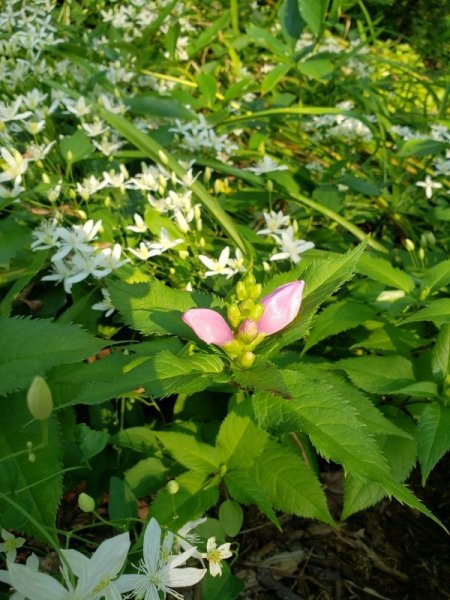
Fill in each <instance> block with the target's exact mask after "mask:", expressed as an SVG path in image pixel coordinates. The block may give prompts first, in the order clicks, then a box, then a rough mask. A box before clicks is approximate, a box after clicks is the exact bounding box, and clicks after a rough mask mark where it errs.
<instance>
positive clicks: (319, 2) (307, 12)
mask: <svg viewBox="0 0 450 600" xmlns="http://www.w3.org/2000/svg"><path fill="white" fill-rule="evenodd" d="M327 4H328V3H327V1H326V0H298V8H299V11H300V15H301V16H302V18H303V20H304V21H305V22H306V23H307V25H309V28H310V29H311V31H312V32H313V33H314V35H319V33H320V31H321V29H322V24H323V22H324V20H325V13H326V10H327Z"/></svg>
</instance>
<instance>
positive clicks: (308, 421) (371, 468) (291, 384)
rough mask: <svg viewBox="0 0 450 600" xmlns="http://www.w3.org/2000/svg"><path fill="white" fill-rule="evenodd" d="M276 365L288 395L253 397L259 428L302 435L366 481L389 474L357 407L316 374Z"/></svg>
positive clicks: (263, 393)
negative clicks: (281, 367) (296, 432)
mask: <svg viewBox="0 0 450 600" xmlns="http://www.w3.org/2000/svg"><path fill="white" fill-rule="evenodd" d="M306 371H307V369H306V368H305V372H297V371H289V370H280V378H282V379H283V380H284V382H285V383H286V385H287V386H288V388H289V391H290V394H291V396H290V398H286V399H284V398H280V397H279V396H275V395H271V394H268V393H265V392H257V393H256V394H254V396H253V407H254V411H255V415H256V418H257V419H258V421H259V422H260V423H261V426H262V427H265V428H270V429H272V430H274V431H276V432H278V433H290V432H291V431H299V432H304V433H306V434H308V436H309V437H310V439H311V442H312V443H313V444H314V446H315V447H316V449H317V451H318V452H319V453H320V454H321V455H322V456H324V457H325V458H326V459H328V460H334V461H335V462H338V463H340V464H342V465H344V467H345V469H346V471H349V472H355V473H358V474H360V475H361V477H363V478H365V479H366V480H369V481H370V480H376V481H384V480H388V479H389V478H390V474H389V469H388V466H387V463H386V461H385V459H384V457H383V455H382V454H381V451H380V449H379V448H378V446H377V444H376V442H375V440H374V439H373V438H372V436H371V435H370V434H369V432H368V431H367V426H366V425H365V424H364V423H363V422H362V420H361V419H360V417H359V415H358V412H357V410H355V408H354V407H353V406H352V405H351V404H350V403H349V402H348V401H347V399H346V398H345V397H344V396H343V395H342V394H341V393H340V391H339V390H338V389H336V388H334V387H333V386H332V385H330V383H328V382H323V381H322V379H321V377H320V374H319V375H317V376H316V375H315V373H312V374H311V375H309V374H308V373H307V372H306Z"/></svg>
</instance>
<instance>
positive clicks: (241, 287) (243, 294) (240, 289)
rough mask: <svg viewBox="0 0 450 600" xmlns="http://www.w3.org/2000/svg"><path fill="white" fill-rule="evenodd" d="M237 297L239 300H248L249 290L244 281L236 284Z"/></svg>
mask: <svg viewBox="0 0 450 600" xmlns="http://www.w3.org/2000/svg"><path fill="white" fill-rule="evenodd" d="M236 296H237V297H238V300H246V298H247V288H246V287H245V284H244V283H243V282H242V281H238V282H237V284H236Z"/></svg>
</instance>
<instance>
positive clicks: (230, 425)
mask: <svg viewBox="0 0 450 600" xmlns="http://www.w3.org/2000/svg"><path fill="white" fill-rule="evenodd" d="M267 438H268V436H267V433H266V432H265V431H262V429H259V427H257V426H256V425H255V424H254V423H253V422H252V421H251V420H250V419H249V418H248V417H241V416H240V415H238V414H236V413H234V412H230V413H229V414H228V416H227V417H226V418H225V420H224V422H223V423H222V425H221V426H220V429H219V433H218V434H217V439H216V448H217V450H218V452H219V454H220V459H221V462H223V463H225V464H226V465H227V467H228V469H248V468H250V467H251V466H252V464H253V463H254V461H255V458H256V457H257V456H259V455H260V454H261V452H262V451H263V449H264V445H265V443H266V441H267Z"/></svg>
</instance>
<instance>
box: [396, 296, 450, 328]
mask: <svg viewBox="0 0 450 600" xmlns="http://www.w3.org/2000/svg"><path fill="white" fill-rule="evenodd" d="M418 321H432V322H433V323H434V324H435V325H437V326H438V327H439V326H440V325H442V324H444V323H448V322H449V321H450V299H448V298H439V299H438V300H431V302H429V303H428V304H427V306H425V308H422V309H421V310H419V311H418V312H416V313H415V314H414V315H411V316H409V317H407V318H406V319H404V320H403V321H402V323H401V324H402V325H405V324H406V323H416V322H418Z"/></svg>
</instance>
